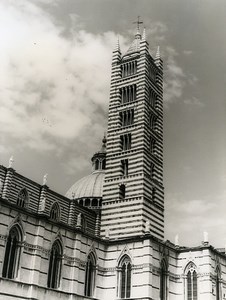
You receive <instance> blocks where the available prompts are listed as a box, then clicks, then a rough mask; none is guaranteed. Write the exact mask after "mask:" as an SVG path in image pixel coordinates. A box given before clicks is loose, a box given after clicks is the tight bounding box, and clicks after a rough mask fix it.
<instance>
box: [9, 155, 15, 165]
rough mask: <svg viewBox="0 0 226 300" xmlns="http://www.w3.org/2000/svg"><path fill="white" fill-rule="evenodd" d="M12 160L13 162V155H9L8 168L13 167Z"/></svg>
mask: <svg viewBox="0 0 226 300" xmlns="http://www.w3.org/2000/svg"><path fill="white" fill-rule="evenodd" d="M13 162H14V159H13V156H11V157H10V159H9V166H8V168H12V167H13Z"/></svg>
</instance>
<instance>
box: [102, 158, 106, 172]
mask: <svg viewBox="0 0 226 300" xmlns="http://www.w3.org/2000/svg"><path fill="white" fill-rule="evenodd" d="M105 169H106V159H103V160H102V170H105Z"/></svg>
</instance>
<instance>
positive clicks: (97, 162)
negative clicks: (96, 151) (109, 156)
mask: <svg viewBox="0 0 226 300" xmlns="http://www.w3.org/2000/svg"><path fill="white" fill-rule="evenodd" d="M94 167H95V170H98V169H99V159H96V160H95V166H94Z"/></svg>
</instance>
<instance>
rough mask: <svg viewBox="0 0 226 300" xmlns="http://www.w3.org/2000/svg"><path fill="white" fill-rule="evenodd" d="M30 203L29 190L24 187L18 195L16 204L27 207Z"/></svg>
mask: <svg viewBox="0 0 226 300" xmlns="http://www.w3.org/2000/svg"><path fill="white" fill-rule="evenodd" d="M28 202H29V194H28V191H27V189H26V188H25V187H24V188H22V189H21V190H20V191H19V193H18V195H17V200H16V204H17V206H19V207H26V206H27V205H28Z"/></svg>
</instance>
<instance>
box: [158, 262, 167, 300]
mask: <svg viewBox="0 0 226 300" xmlns="http://www.w3.org/2000/svg"><path fill="white" fill-rule="evenodd" d="M167 274H168V266H167V262H166V260H165V259H164V258H163V259H162V261H161V263H160V282H159V287H160V289H159V290H160V300H166V299H167Z"/></svg>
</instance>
